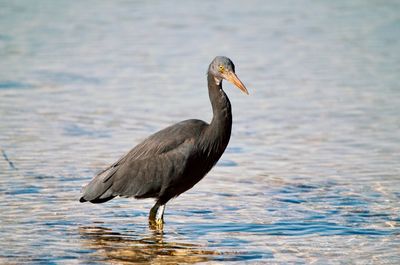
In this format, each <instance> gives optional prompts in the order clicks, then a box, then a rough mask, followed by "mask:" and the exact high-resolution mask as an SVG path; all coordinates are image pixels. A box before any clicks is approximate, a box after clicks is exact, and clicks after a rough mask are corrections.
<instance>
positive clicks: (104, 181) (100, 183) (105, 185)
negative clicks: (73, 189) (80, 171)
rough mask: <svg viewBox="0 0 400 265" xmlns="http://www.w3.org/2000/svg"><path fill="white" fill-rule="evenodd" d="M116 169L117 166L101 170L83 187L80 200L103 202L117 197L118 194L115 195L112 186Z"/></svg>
mask: <svg viewBox="0 0 400 265" xmlns="http://www.w3.org/2000/svg"><path fill="white" fill-rule="evenodd" d="M116 171H117V168H115V167H110V168H108V169H106V170H104V171H102V172H100V173H99V174H98V175H97V176H96V177H94V178H93V179H92V180H91V181H90V182H89V184H87V185H86V186H85V187H83V191H82V197H81V198H80V199H79V201H80V202H87V201H89V202H91V203H103V202H106V201H109V200H111V199H113V198H115V197H116V196H115V195H113V191H112V189H111V187H112V184H113V180H112V176H113V175H114V174H115V172H116Z"/></svg>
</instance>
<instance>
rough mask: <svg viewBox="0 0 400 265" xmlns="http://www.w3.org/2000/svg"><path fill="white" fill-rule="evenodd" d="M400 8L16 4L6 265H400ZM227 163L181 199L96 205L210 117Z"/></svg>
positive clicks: (7, 21) (0, 128)
mask: <svg viewBox="0 0 400 265" xmlns="http://www.w3.org/2000/svg"><path fill="white" fill-rule="evenodd" d="M399 42H400V3H399V2H398V1H375V2H373V1H361V0H360V1H313V2H309V1H279V2H276V1H250V2H242V1H219V2H215V1H199V2H181V1H168V2H163V1H156V2H140V1H132V2H131V1H84V2H79V3H78V2H72V1H44V0H40V1H22V0H21V1H1V2H0V58H1V60H0V149H1V153H2V154H1V155H0V238H1V239H2V240H0V263H1V264H3V263H4V264H10V263H11V264H24V263H26V264H75V263H82V264H188V263H202V264H204V263H205V264H221V263H223V264H225V263H226V264H243V263H247V264H264V263H271V264H312V263H316V264H399V263H400V255H399V253H400V252H399V249H400V214H399V213H400V203H399V201H400V134H399V131H400V116H399V113H400V88H399V83H400V78H399V73H400V64H399V62H400V43H399ZM216 55H226V56H229V57H230V58H231V59H232V60H233V62H234V63H235V65H236V71H237V74H238V76H239V77H240V78H241V80H242V81H243V82H244V83H245V84H246V86H247V88H248V89H249V92H250V96H245V95H243V94H241V93H240V91H239V90H237V89H235V88H234V87H233V86H231V85H229V84H224V88H225V91H226V92H227V94H228V96H229V97H230V99H231V102H232V108H233V116H234V124H233V131H232V138H231V142H230V144H229V146H228V149H227V150H226V152H225V154H224V155H223V157H222V158H221V160H220V162H219V163H218V164H217V166H216V167H215V168H214V169H213V170H212V171H211V172H210V173H209V174H208V175H207V177H206V178H205V179H204V180H202V181H201V182H200V183H199V184H198V185H196V186H195V187H194V188H193V189H192V190H190V191H188V192H186V193H185V194H183V195H181V196H180V197H178V198H177V199H175V200H173V201H171V202H170V203H168V205H167V207H166V213H165V221H166V224H165V226H164V229H163V231H159V230H153V229H151V228H149V227H148V224H147V216H148V211H149V209H150V207H151V206H152V203H153V201H151V200H142V201H136V200H133V199H115V200H112V201H110V202H108V203H106V204H101V205H93V204H80V203H79V202H78V199H79V195H80V189H81V186H82V185H84V184H85V183H87V182H88V181H89V180H90V179H91V177H92V176H93V175H94V174H95V173H96V172H98V171H99V170H100V169H102V168H104V167H105V166H107V165H108V164H109V163H111V162H113V161H114V160H116V159H117V158H118V157H119V156H120V155H122V154H123V153H125V152H126V151H128V150H129V149H130V148H131V147H133V146H134V145H135V144H137V143H139V142H140V141H141V140H142V139H144V138H145V137H146V136H148V135H149V134H151V133H153V132H155V131H157V130H159V129H162V128H163V127H165V126H167V125H170V124H172V123H174V122H178V121H180V120H184V119H188V118H200V119H203V120H206V121H209V120H210V118H211V109H210V105H209V102H208V95H207V90H206V80H205V72H206V69H207V66H208V64H209V63H210V61H211V60H212V59H213V58H214V57H215V56H216Z"/></svg>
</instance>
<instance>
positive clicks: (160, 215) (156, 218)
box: [149, 202, 165, 225]
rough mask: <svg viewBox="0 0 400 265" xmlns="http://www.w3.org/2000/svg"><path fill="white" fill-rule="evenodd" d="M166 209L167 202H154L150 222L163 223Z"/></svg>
mask: <svg viewBox="0 0 400 265" xmlns="http://www.w3.org/2000/svg"><path fill="white" fill-rule="evenodd" d="M164 210H165V204H160V203H159V202H156V204H154V206H153V207H152V208H151V210H150V214H149V222H150V223H152V224H158V225H161V224H163V223H164Z"/></svg>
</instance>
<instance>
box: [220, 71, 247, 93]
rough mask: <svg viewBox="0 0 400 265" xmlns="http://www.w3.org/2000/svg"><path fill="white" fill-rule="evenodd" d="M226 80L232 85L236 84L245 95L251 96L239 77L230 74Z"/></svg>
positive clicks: (226, 75)
mask: <svg viewBox="0 0 400 265" xmlns="http://www.w3.org/2000/svg"><path fill="white" fill-rule="evenodd" d="M225 79H226V80H227V81H229V82H230V83H232V84H234V85H235V86H236V87H237V88H239V89H240V90H242V92H243V93H245V94H246V95H248V94H249V91H247V88H246V87H245V86H244V85H243V83H242V81H240V79H239V78H238V77H237V75H236V74H235V73H234V72H228V73H226V74H225Z"/></svg>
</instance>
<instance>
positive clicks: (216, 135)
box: [205, 73, 232, 158]
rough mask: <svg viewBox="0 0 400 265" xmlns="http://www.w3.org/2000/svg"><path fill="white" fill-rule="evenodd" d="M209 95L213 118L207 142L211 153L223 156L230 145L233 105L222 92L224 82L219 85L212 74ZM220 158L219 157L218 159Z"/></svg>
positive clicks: (206, 134) (206, 138)
mask: <svg viewBox="0 0 400 265" xmlns="http://www.w3.org/2000/svg"><path fill="white" fill-rule="evenodd" d="M207 80H208V94H209V96H210V101H211V105H212V110H213V118H212V121H211V123H210V125H209V126H208V128H207V129H206V132H205V140H206V141H207V142H208V147H209V152H212V153H214V154H215V155H217V156H221V155H222V153H223V152H224V150H225V148H226V146H227V145H228V142H229V139H230V136H231V129H232V112H231V103H230V102H229V99H228V97H227V96H226V94H225V92H224V91H223V90H222V82H219V84H217V83H216V82H215V78H214V76H213V75H212V74H210V73H208V76H207ZM218 158H219V157H218Z"/></svg>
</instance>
